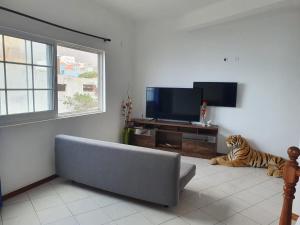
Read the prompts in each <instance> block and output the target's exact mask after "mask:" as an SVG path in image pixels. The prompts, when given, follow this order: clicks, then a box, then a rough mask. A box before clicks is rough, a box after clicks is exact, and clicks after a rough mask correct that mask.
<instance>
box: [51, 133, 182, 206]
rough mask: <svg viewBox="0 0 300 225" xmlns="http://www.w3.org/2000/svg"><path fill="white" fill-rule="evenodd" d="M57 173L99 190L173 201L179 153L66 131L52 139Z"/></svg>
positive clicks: (176, 193) (176, 182)
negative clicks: (71, 134)
mask: <svg viewBox="0 0 300 225" xmlns="http://www.w3.org/2000/svg"><path fill="white" fill-rule="evenodd" d="M55 161H56V173H57V175H60V176H62V177H65V178H67V179H71V180H74V181H76V182H78V183H82V184H86V185H90V186H93V187H97V188H100V189H102V190H106V191H110V192H114V193H118V194H122V195H126V196H130V197H134V198H137V199H143V200H146V201H150V202H155V203H161V204H166V203H168V204H167V205H170V206H171V205H176V204H177V201H178V195H179V173H180V155H179V154H177V153H171V152H165V151H159V150H154V149H147V148H142V147H137V146H130V145H123V144H118V143H112V142H105V141H98V140H91V139H85V138H79V137H73V136H67V135H58V136H57V137H56V139H55Z"/></svg>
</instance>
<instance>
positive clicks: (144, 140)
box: [130, 134, 155, 148]
mask: <svg viewBox="0 0 300 225" xmlns="http://www.w3.org/2000/svg"><path fill="white" fill-rule="evenodd" d="M130 144H132V145H136V146H141V147H146V148H154V147H155V137H154V136H146V135H135V134H134V135H132V137H131V143H130Z"/></svg>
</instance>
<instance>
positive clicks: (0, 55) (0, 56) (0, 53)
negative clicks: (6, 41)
mask: <svg viewBox="0 0 300 225" xmlns="http://www.w3.org/2000/svg"><path fill="white" fill-rule="evenodd" d="M2 38H3V36H2V35H0V60H1V61H3V40H2Z"/></svg>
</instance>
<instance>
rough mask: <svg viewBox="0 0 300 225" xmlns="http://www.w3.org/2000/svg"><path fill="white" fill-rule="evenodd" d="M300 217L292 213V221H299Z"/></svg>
mask: <svg viewBox="0 0 300 225" xmlns="http://www.w3.org/2000/svg"><path fill="white" fill-rule="evenodd" d="M298 218H299V216H298V215H297V214H296V213H292V220H294V221H297V220H298Z"/></svg>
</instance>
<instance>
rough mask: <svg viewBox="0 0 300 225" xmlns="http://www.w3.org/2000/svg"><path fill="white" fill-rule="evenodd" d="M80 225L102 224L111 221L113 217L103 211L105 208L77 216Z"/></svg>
mask: <svg viewBox="0 0 300 225" xmlns="http://www.w3.org/2000/svg"><path fill="white" fill-rule="evenodd" d="M76 220H77V221H78V222H79V224H80V225H102V224H106V223H109V222H111V219H110V218H109V217H108V215H106V214H105V213H104V212H103V209H96V210H94V211H91V212H88V213H83V214H80V215H78V216H76Z"/></svg>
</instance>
